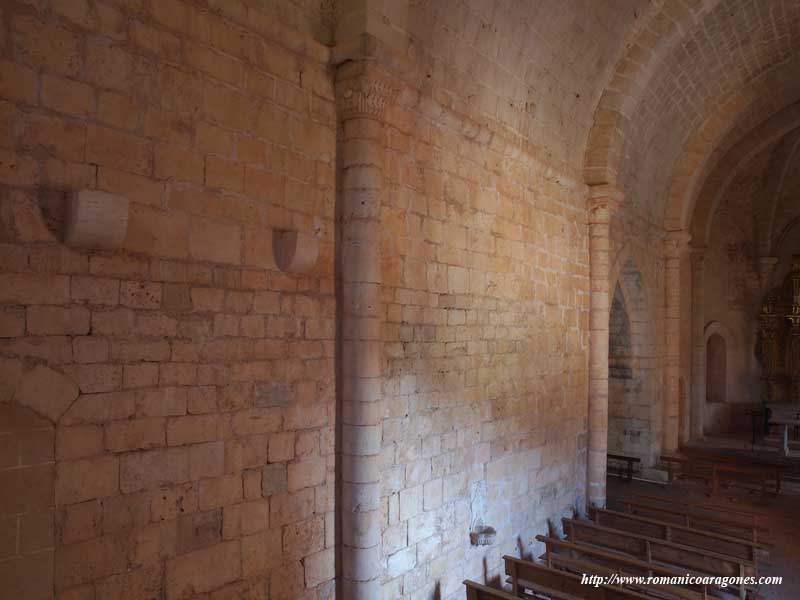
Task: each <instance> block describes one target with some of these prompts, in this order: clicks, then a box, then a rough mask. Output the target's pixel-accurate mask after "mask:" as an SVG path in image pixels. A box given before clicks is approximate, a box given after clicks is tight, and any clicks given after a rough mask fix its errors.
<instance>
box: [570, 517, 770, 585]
mask: <svg viewBox="0 0 800 600" xmlns="http://www.w3.org/2000/svg"><path fill="white" fill-rule="evenodd" d="M562 521H563V523H564V531H565V532H566V533H567V539H568V540H569V541H570V542H573V543H578V544H581V543H582V544H592V545H595V546H600V547H602V548H606V549H608V550H613V551H616V552H623V553H625V554H628V555H630V556H633V557H634V558H638V559H640V560H643V561H646V562H647V563H650V564H653V563H658V564H662V565H668V566H673V567H680V568H683V569H689V570H692V571H696V572H698V573H703V574H707V575H715V576H721V577H737V576H738V577H753V576H755V575H756V565H755V563H754V562H752V561H750V560H744V559H739V558H735V557H732V556H728V555H725V554H719V553H716V552H711V551H709V550H703V549H700V548H693V547H691V546H684V545H682V544H676V543H674V542H666V541H664V540H659V539H656V538H650V537H647V536H644V535H640V534H638V533H629V532H627V531H623V530H619V529H612V528H611V527H603V526H602V525H597V524H595V523H592V522H591V521H579V520H576V519H567V518H564V519H562Z"/></svg>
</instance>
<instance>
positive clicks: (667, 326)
mask: <svg viewBox="0 0 800 600" xmlns="http://www.w3.org/2000/svg"><path fill="white" fill-rule="evenodd" d="M691 239H692V236H691V235H689V233H687V232H686V231H668V232H667V233H666V236H665V237H664V270H665V273H664V287H665V306H664V313H665V322H664V330H665V332H664V333H665V344H664V348H665V351H664V373H665V388H666V389H665V396H664V439H663V449H664V450H666V451H668V452H674V451H675V450H677V449H678V444H679V438H680V429H681V427H680V413H681V406H680V399H681V390H680V375H681V373H680V343H681V331H680V323H681V307H682V306H684V307H688V304H689V299H688V298H687V297H684V295H685V294H686V293H687V292H688V290H685V289H683V287H682V286H681V269H682V268H683V265H684V260H685V259H686V258H687V257H688V256H689V253H690V250H691V246H690V245H689V242H690V241H691Z"/></svg>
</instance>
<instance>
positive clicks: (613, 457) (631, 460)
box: [606, 453, 642, 481]
mask: <svg viewBox="0 0 800 600" xmlns="http://www.w3.org/2000/svg"><path fill="white" fill-rule="evenodd" d="M606 457H607V459H608V460H609V461H619V462H624V463H627V470H626V472H627V479H628V481H632V480H633V466H634V465H635V464H638V463H641V462H642V459H640V458H637V457H635V456H625V455H623V454H610V453H609V454H606ZM621 476H622V473H620V477H621Z"/></svg>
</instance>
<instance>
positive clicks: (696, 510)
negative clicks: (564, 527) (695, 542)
mask: <svg viewBox="0 0 800 600" xmlns="http://www.w3.org/2000/svg"><path fill="white" fill-rule="evenodd" d="M618 504H621V505H622V507H624V508H625V510H626V511H627V512H628V513H629V514H631V515H637V516H642V517H647V518H651V519H656V520H659V521H663V522H668V523H671V524H674V525H683V526H685V527H691V528H694V529H697V530H698V531H705V532H708V533H717V534H720V535H724V536H728V537H733V538H738V539H743V540H747V541H751V542H754V543H762V544H763V545H764V547H769V544H768V543H767V539H768V534H769V530H768V529H767V528H766V527H762V526H760V525H758V517H757V515H751V516H746V515H745V516H744V518H742V517H740V516H738V515H737V514H729V513H727V512H725V511H724V510H721V511H717V510H716V508H715V507H713V506H711V505H693V504H687V503H685V502H683V501H680V500H676V501H674V502H673V501H672V500H671V499H670V498H659V497H655V496H654V497H647V496H642V495H639V494H633V495H631V496H629V497H626V498H624V499H622V500H621V501H619V503H618ZM664 505H666V506H664ZM743 521H745V522H743ZM747 521H749V523H748V522H747Z"/></svg>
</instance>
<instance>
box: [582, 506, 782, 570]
mask: <svg viewBox="0 0 800 600" xmlns="http://www.w3.org/2000/svg"><path fill="white" fill-rule="evenodd" d="M589 514H590V516H591V518H592V519H593V520H594V522H595V523H596V524H598V525H603V526H605V527H611V528H613V529H621V530H623V531H635V532H637V533H638V534H641V535H645V536H648V537H652V538H657V539H660V540H664V541H667V542H674V543H676V544H682V545H684V546H691V547H693V548H699V549H702V550H708V551H711V552H716V553H718V554H725V555H727V556H731V557H734V558H737V559H742V560H747V561H751V562H753V563H755V564H758V562H759V560H760V561H762V562H763V561H766V560H768V559H769V551H768V549H767V547H766V546H765V545H763V544H759V543H757V542H753V541H750V540H745V539H742V538H735V537H729V536H726V535H722V534H718V533H714V532H711V531H702V530H698V529H694V528H692V527H686V526H684V525H680V524H675V523H669V522H665V521H660V520H657V519H653V518H650V517H643V516H639V515H632V514H629V513H623V512H619V511H616V510H609V509H605V508H592V509H590V512H589Z"/></svg>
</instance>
